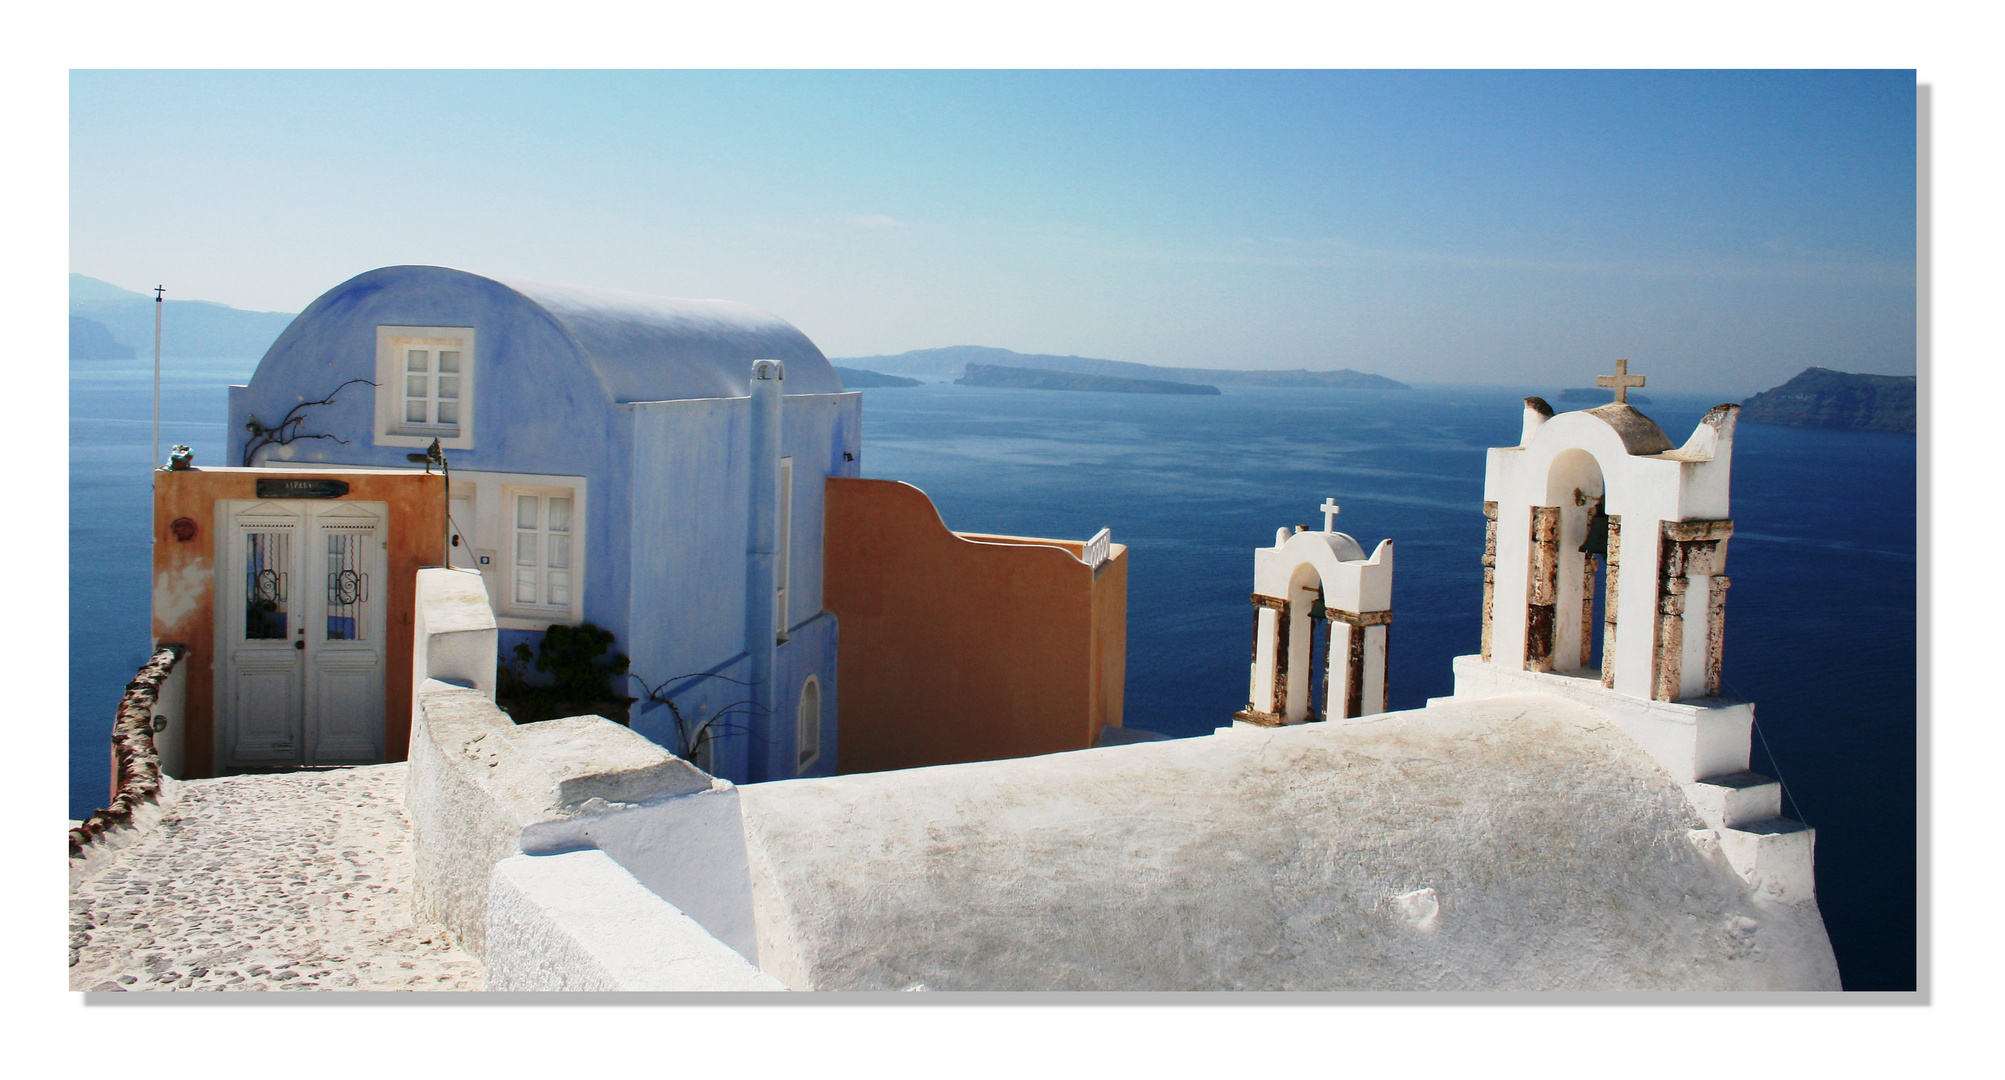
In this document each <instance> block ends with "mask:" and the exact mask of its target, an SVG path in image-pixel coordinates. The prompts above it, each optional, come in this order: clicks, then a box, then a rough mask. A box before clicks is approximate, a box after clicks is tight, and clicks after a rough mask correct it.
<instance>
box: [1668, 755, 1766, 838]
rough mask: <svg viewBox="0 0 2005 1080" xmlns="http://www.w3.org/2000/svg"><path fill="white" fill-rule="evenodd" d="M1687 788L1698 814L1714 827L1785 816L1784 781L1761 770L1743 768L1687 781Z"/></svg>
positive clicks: (1744, 823)
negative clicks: (1783, 811) (1783, 806)
mask: <svg viewBox="0 0 2005 1080" xmlns="http://www.w3.org/2000/svg"><path fill="white" fill-rule="evenodd" d="M1685 792H1686V794H1687V796H1688V797H1690V799H1691V801H1692V805H1693V807H1695V808H1696V809H1697V810H1698V811H1699V816H1700V817H1702V818H1704V819H1705V821H1706V824H1707V825H1708V826H1710V827H1712V828H1715V829H1735V828H1741V827H1743V826H1745V825H1747V824H1749V823H1752V822H1758V821H1767V820H1770V819H1780V818H1781V817H1782V785H1781V784H1779V783H1777V782H1776V781H1774V780H1771V779H1769V778H1768V777H1766V776H1763V775H1761V774H1760V773H1758V772H1751V771H1748V770H1745V769H1744V770H1742V771H1740V772H1736V773H1727V774H1726V775H1724V776H1708V777H1706V778H1705V779H1703V780H1700V781H1699V782H1698V783H1696V784H1687V785H1685Z"/></svg>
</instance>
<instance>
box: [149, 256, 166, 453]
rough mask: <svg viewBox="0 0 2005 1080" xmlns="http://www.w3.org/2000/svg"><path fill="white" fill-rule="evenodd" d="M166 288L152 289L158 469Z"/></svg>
mask: <svg viewBox="0 0 2005 1080" xmlns="http://www.w3.org/2000/svg"><path fill="white" fill-rule="evenodd" d="M166 292H167V286H165V285H155V286H154V287H153V464H152V465H151V466H149V468H153V469H157V468H159V467H160V307H161V301H162V296H163V294H165V293H166Z"/></svg>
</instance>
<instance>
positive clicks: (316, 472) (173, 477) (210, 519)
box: [153, 468, 446, 780]
mask: <svg viewBox="0 0 2005 1080" xmlns="http://www.w3.org/2000/svg"><path fill="white" fill-rule="evenodd" d="M286 477H293V478H299V479H313V478H319V479H332V480H346V481H347V482H348V494H347V495H346V496H345V497H344V499H342V500H328V501H350V502H380V503H388V504H389V510H390V526H389V536H388V540H389V545H390V551H389V567H390V595H389V604H390V606H389V609H388V611H387V612H386V613H385V614H386V615H387V617H388V625H389V628H390V629H389V640H388V641H386V642H385V643H384V647H385V648H386V650H387V651H386V653H385V654H384V660H385V663H386V665H387V666H386V668H385V670H384V678H383V726H384V732H383V752H384V754H385V756H386V760H389V761H402V760H404V758H405V755H406V754H408V753H409V749H410V740H411V705H410V703H411V614H412V612H413V611H415V610H416V601H417V581H418V568H419V567H424V566H443V565H445V561H446V547H445V545H446V542H445V536H446V517H445V515H446V509H445V478H444V477H442V476H437V475H430V476H428V475H426V474H424V473H422V472H415V471H413V472H358V471H353V470H344V469H236V468H215V469H187V470H184V471H180V472H176V471H173V470H168V469H161V470H158V471H156V472H155V473H154V474H153V479H154V485H153V640H154V642H155V644H159V643H162V642H178V643H180V644H183V645H186V646H187V647H188V654H187V655H186V656H184V657H182V658H181V663H180V665H179V667H178V668H177V670H179V671H180V672H182V673H183V675H184V677H185V678H186V679H187V687H188V700H187V704H186V706H185V707H186V709H187V720H186V723H187V732H186V736H185V738H186V742H185V743H184V748H185V749H184V755H185V757H184V760H185V762H186V765H185V767H184V770H183V771H184V772H186V773H187V775H186V776H184V777H181V778H180V779H184V780H185V779H191V778H194V777H200V776H209V775H211V773H212V771H213V769H214V763H215V727H216V709H215V699H216V667H215V651H216V633H215V628H216V621H215V617H216V603H215V598H216V559H217V556H218V553H217V551H216V536H215V531H216V514H215V507H216V503H217V502H218V501H219V500H227V499H255V498H257V481H258V480H259V479H279V478H286ZM183 517H185V518H189V519H191V520H193V521H194V522H195V527H196V532H195V535H194V536H192V537H190V538H189V539H188V540H186V541H180V540H177V539H175V537H174V533H173V531H172V525H173V522H174V520H175V519H176V518H183Z"/></svg>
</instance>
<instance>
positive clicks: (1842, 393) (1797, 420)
mask: <svg viewBox="0 0 2005 1080" xmlns="http://www.w3.org/2000/svg"><path fill="white" fill-rule="evenodd" d="M1740 417H1741V419H1743V420H1747V421H1751V422H1753V423H1757V424H1787V425H1789V426H1791V427H1814V428H1838V429H1841V430H1845V431H1900V432H1908V433H1910V434H1912V433H1913V432H1914V430H1915V377H1914V376H1912V375H1854V374H1852V373H1851V372H1847V371H1832V370H1831V369H1830V368H1821V367H1813V368H1804V369H1803V371H1802V373H1801V374H1799V375H1797V376H1796V377H1795V378H1793V379H1791V380H1789V381H1788V382H1786V383H1783V384H1782V385H1781V386H1778V387H1775V388H1774V389H1772V390H1763V391H1762V392H1761V393H1759V394H1756V395H1754V396H1753V397H1751V398H1748V399H1747V401H1746V402H1745V403H1744V404H1743V405H1742V406H1741V412H1740Z"/></svg>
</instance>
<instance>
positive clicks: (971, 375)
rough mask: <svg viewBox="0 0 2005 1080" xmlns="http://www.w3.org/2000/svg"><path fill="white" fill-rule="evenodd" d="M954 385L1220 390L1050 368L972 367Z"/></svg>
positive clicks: (1111, 390) (1176, 391) (1133, 390)
mask: <svg viewBox="0 0 2005 1080" xmlns="http://www.w3.org/2000/svg"><path fill="white" fill-rule="evenodd" d="M954 381H955V382H957V383H959V384H961V385H963V386H1003V387H1009V388H1011V389H1015V390H1097V391H1101V392H1103V393H1112V394H1211V395H1216V394H1217V393H1218V387H1216V386H1207V385H1205V384H1203V383H1187V382H1177V381H1175V380H1172V379H1127V378H1122V377H1120V376H1118V375H1082V374H1079V373H1078V372H1072V371H1053V370H1051V369H1050V368H1020V367H998V366H996V365H994V364H969V365H968V369H967V373H966V374H964V375H962V376H961V377H960V378H958V379H955V380H954Z"/></svg>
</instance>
